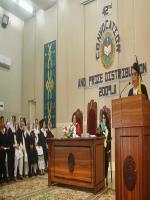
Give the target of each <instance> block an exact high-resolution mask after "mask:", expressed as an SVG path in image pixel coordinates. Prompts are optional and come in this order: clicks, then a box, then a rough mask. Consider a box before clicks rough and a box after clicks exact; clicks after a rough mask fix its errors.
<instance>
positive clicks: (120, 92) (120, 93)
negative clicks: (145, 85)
mask: <svg viewBox="0 0 150 200" xmlns="http://www.w3.org/2000/svg"><path fill="white" fill-rule="evenodd" d="M130 84H131V82H128V83H127V84H126V85H125V87H124V88H123V89H122V90H121V92H120V98H121V95H122V93H123V92H124V90H125V89H126V88H127V86H128V85H130Z"/></svg>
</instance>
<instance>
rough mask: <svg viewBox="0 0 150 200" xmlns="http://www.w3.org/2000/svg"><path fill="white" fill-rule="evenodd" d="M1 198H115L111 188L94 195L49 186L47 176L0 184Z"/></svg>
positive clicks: (112, 199) (77, 190)
mask: <svg viewBox="0 0 150 200" xmlns="http://www.w3.org/2000/svg"><path fill="white" fill-rule="evenodd" d="M0 200H115V191H114V190H112V189H111V188H107V189H105V190H104V191H103V192H101V193H98V194H97V195H94V194H93V193H91V192H88V191H85V190H80V189H77V188H71V187H66V186H58V185H57V186H52V187H50V188H48V186H47V176H38V177H33V178H30V179H29V178H26V179H24V180H22V181H17V182H12V183H9V184H3V185H2V186H0Z"/></svg>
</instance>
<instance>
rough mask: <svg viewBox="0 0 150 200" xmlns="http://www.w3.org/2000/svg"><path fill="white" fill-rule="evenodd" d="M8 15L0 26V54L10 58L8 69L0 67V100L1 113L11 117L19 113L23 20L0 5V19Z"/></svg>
mask: <svg viewBox="0 0 150 200" xmlns="http://www.w3.org/2000/svg"><path fill="white" fill-rule="evenodd" d="M3 14H6V15H8V16H9V24H8V26H7V28H5V29H4V28H2V27H1V26H0V54H2V55H4V56H7V57H9V58H11V60H12V66H11V68H10V70H4V69H2V68H0V101H4V103H5V110H4V112H2V113H1V114H4V115H5V116H7V117H11V115H12V114H16V115H19V114H20V113H21V89H22V49H23V28H24V22H23V21H22V20H20V19H19V18H17V17H15V16H14V15H12V14H11V13H9V12H7V11H6V10H4V9H3V8H1V7H0V21H1V18H2V16H3Z"/></svg>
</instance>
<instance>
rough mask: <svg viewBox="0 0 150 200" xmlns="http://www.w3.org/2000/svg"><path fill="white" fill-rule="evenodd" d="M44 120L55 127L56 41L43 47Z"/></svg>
mask: <svg viewBox="0 0 150 200" xmlns="http://www.w3.org/2000/svg"><path fill="white" fill-rule="evenodd" d="M44 118H45V119H46V120H51V123H52V128H55V127H56V41H52V42H50V43H47V44H45V45H44Z"/></svg>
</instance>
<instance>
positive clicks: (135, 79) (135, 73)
mask: <svg viewBox="0 0 150 200" xmlns="http://www.w3.org/2000/svg"><path fill="white" fill-rule="evenodd" d="M131 78H132V85H133V88H131V89H130V90H129V93H128V96H133V95H138V94H139V79H140V78H141V74H140V68H139V65H138V63H137V62H135V63H134V64H133V66H132V67H131ZM141 93H142V94H144V95H145V97H146V99H148V94H147V89H146V86H145V85H144V84H141Z"/></svg>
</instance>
